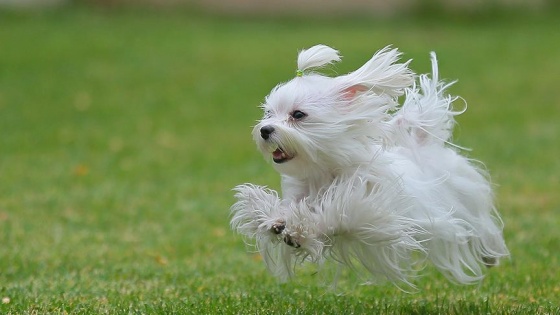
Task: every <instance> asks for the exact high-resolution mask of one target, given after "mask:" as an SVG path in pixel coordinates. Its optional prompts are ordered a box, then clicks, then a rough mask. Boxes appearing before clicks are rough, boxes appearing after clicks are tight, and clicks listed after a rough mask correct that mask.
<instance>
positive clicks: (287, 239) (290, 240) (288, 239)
mask: <svg viewBox="0 0 560 315" xmlns="http://www.w3.org/2000/svg"><path fill="white" fill-rule="evenodd" d="M284 243H286V245H288V246H292V247H294V248H300V247H301V245H300V244H299V243H298V242H297V241H296V240H295V239H294V238H293V237H291V236H290V234H286V235H285V236H284Z"/></svg>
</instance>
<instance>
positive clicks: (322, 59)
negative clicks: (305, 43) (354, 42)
mask: <svg viewBox="0 0 560 315" xmlns="http://www.w3.org/2000/svg"><path fill="white" fill-rule="evenodd" d="M338 61H340V55H339V54H338V50H336V49H333V48H331V47H329V46H325V45H315V46H313V47H311V48H309V49H304V50H302V51H300V52H299V54H298V60H297V66H298V69H297V74H298V76H302V75H303V74H304V73H305V72H306V71H308V70H310V69H314V68H315V69H316V68H321V67H324V66H326V65H329V64H332V63H335V62H338Z"/></svg>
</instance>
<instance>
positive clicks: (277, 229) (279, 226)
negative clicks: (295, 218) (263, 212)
mask: <svg viewBox="0 0 560 315" xmlns="http://www.w3.org/2000/svg"><path fill="white" fill-rule="evenodd" d="M285 228H286V223H284V221H278V222H276V223H274V224H273V225H272V227H271V228H270V231H271V232H272V233H274V234H280V233H282V231H284V229H285Z"/></svg>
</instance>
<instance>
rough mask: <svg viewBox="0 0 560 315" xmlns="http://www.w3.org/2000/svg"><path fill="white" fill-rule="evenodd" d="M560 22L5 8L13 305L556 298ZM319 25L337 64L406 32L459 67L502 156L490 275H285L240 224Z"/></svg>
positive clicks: (530, 310)
mask: <svg viewBox="0 0 560 315" xmlns="http://www.w3.org/2000/svg"><path fill="white" fill-rule="evenodd" d="M557 21H558V16H554V15H550V16H539V17H533V18H531V17H519V16H517V17H514V18H510V19H508V18H501V19H499V20H497V21H492V20H491V19H489V18H487V19H481V20H476V21H475V23H472V22H467V21H453V20H452V19H447V20H445V21H438V20H437V19H427V20H405V19H402V20H395V21H391V20H386V21H372V20H367V19H365V18H361V19H358V20H355V21H351V20H344V19H336V20H322V19H309V20H306V21H302V20H296V19H275V20H274V19H272V20H264V19H263V20H259V19H233V18H218V17H207V16H195V15H193V14H188V13H185V12H176V13H167V14H163V13H148V12H144V11H142V12H131V11H116V12H105V11H88V10H84V9H65V10H62V11H53V12H46V13H2V14H0V298H9V303H2V304H0V313H2V314H43V313H72V314H99V313H110V314H115V313H146V314H151V313H161V314H170V313H192V314H206V313H216V314H238V313H239V314H286V313H290V314H322V313H340V314H350V313H354V314H360V313H365V312H368V313H374V314H375V313H379V314H430V313H440V314H481V313H497V314H558V313H559V312H560V306H559V303H560V302H559V301H560V298H559V297H560V268H559V266H560V261H559V257H560V255H559V254H558V251H559V249H560V229H559V228H558V226H560V218H559V216H560V194H559V193H558V192H559V191H560V162H558V156H559V155H560V145H558V137H559V136H560V124H559V119H560V94H559V93H558V91H557V89H558V87H557V85H558V77H559V75H560V59H559V58H558V56H560V41H559V40H558V32H557V31H556V29H557ZM316 43H325V44H330V45H333V46H335V47H337V48H339V49H340V50H341V51H342V53H343V54H344V55H345V58H344V62H343V63H342V64H340V65H339V66H338V71H339V72H340V73H344V72H347V71H350V70H352V69H354V68H356V67H358V66H359V65H361V64H362V63H363V62H364V61H365V60H367V59H368V57H369V56H370V54H371V53H372V52H373V51H374V50H376V49H379V48H381V47H383V46H385V45H387V44H394V45H395V46H396V47H400V48H401V50H402V51H404V52H405V58H413V59H414V62H413V63H412V67H413V68H414V69H416V70H418V71H428V70H429V60H428V52H429V51H431V50H435V51H437V52H438V55H439V59H440V69H441V73H442V76H443V77H446V78H449V79H450V80H452V79H456V78H458V79H459V83H458V84H457V85H456V86H455V87H453V89H452V92H453V93H456V94H459V95H461V96H463V97H464V98H465V99H466V100H467V101H468V104H469V110H468V112H467V113H466V114H464V115H462V116H461V117H459V128H458V130H457V133H456V142H457V143H459V144H461V145H463V146H467V147H472V148H474V151H472V152H471V153H469V154H470V156H471V157H474V158H477V159H480V160H482V161H484V162H485V164H486V165H487V167H488V169H489V170H490V171H491V173H492V175H493V180H494V182H495V183H496V184H497V188H496V191H497V201H498V204H499V208H500V210H501V213H502V215H503V218H504V221H505V224H506V229H505V236H506V239H507V243H508V245H509V247H510V250H511V253H512V259H511V260H509V261H505V262H504V263H503V264H502V265H501V266H499V267H498V268H494V269H492V270H490V272H489V274H488V277H487V278H486V279H485V281H484V282H483V283H482V284H480V285H478V286H466V287H463V286H457V285H453V284H450V283H448V282H447V281H445V280H444V279H443V278H442V277H441V276H440V275H438V274H437V273H436V272H435V271H434V270H433V269H431V268H427V269H426V270H425V272H424V277H423V278H420V279H418V280H415V284H416V285H417V286H418V291H417V292H413V293H404V292H402V291H400V290H398V289H397V288H395V287H393V286H391V285H381V286H359V285H356V280H355V279H354V276H352V275H351V274H350V275H344V277H343V280H342V281H341V283H340V287H339V289H338V290H332V289H329V288H328V284H329V280H328V277H324V276H322V275H321V274H316V273H315V269H314V268H313V267H305V268H302V269H301V270H300V272H299V277H298V278H296V279H295V280H293V281H291V282H289V283H287V284H279V283H277V282H276V280H274V279H273V278H272V277H271V276H270V275H269V274H267V272H266V270H265V267H264V265H263V263H262V261H261V260H260V259H259V257H258V256H257V255H255V254H251V253H247V251H246V250H247V248H246V247H245V246H244V244H243V241H242V239H241V238H240V237H239V236H238V235H235V234H234V233H233V232H231V231H230V229H229V226H228V224H229V206H230V205H231V204H232V202H233V196H232V192H231V190H230V189H231V188H232V187H234V186H235V185H236V184H239V183H243V182H254V183H258V184H266V185H269V186H271V187H273V188H278V186H279V179H278V176H277V174H275V173H274V171H273V170H272V168H271V167H270V166H269V165H267V164H266V162H265V161H264V160H263V159H262V157H261V156H260V154H259V153H258V152H257V151H256V149H255V148H254V145H253V143H252V140H251V138H250V134H249V133H250V128H251V125H252V124H253V123H254V121H255V120H256V119H257V118H258V117H259V116H260V112H259V109H258V108H257V105H259V103H260V102H261V101H262V99H263V97H264V96H265V95H266V94H267V93H268V91H269V90H270V89H271V88H272V87H273V86H274V85H275V84H276V83H278V82H280V81H283V80H287V79H290V78H292V77H293V76H294V71H295V66H294V65H295V57H296V51H297V49H300V48H304V47H308V46H310V45H313V44H316ZM341 293H342V294H341ZM5 302H7V300H5Z"/></svg>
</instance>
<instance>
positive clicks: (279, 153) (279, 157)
mask: <svg viewBox="0 0 560 315" xmlns="http://www.w3.org/2000/svg"><path fill="white" fill-rule="evenodd" d="M292 158H293V156H292V155H289V154H287V153H286V152H284V150H282V149H281V148H277V149H276V150H274V151H273V152H272V160H273V161H274V163H278V164H280V163H284V162H286V161H289V160H291V159H292Z"/></svg>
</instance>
